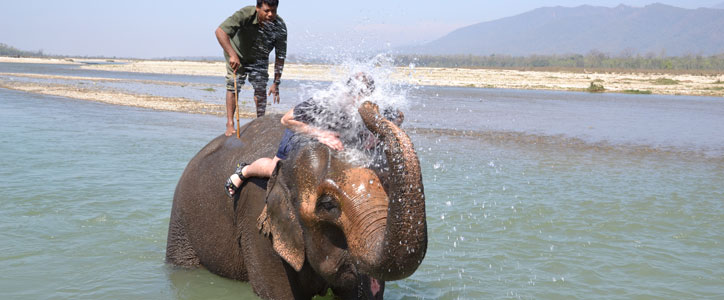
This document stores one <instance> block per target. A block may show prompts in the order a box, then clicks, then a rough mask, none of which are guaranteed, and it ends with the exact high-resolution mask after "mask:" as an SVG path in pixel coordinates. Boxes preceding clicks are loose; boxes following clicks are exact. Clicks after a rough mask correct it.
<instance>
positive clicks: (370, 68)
mask: <svg viewBox="0 0 724 300" xmlns="http://www.w3.org/2000/svg"><path fill="white" fill-rule="evenodd" d="M341 59H342V60H341V61H339V62H337V63H336V65H337V67H336V68H333V69H331V70H330V72H331V73H332V74H331V75H332V76H331V77H332V78H336V79H335V80H334V81H332V82H331V83H330V84H329V85H328V86H326V87H323V88H322V87H320V86H319V84H305V85H302V93H301V96H302V97H303V98H304V100H306V99H310V98H311V99H314V100H315V101H317V102H318V103H320V104H322V106H323V107H324V108H325V109H324V110H322V111H319V112H315V115H314V116H313V117H314V118H315V119H316V120H317V125H318V126H321V127H326V128H331V129H333V130H336V131H337V132H338V133H339V135H340V139H341V140H342V142H343V144H344V147H345V150H344V151H342V152H341V153H339V157H340V158H342V159H344V160H345V161H348V162H350V163H352V164H356V165H362V166H370V165H372V164H374V163H376V162H380V161H384V158H383V157H381V156H383V155H384V154H383V152H382V147H380V146H379V145H377V146H376V145H375V139H374V138H373V137H372V134H371V133H370V132H369V130H367V128H366V127H365V126H364V124H363V122H362V119H361V117H360V116H359V113H358V112H357V108H358V107H359V106H360V105H361V104H362V103H363V102H365V101H371V102H373V103H375V104H377V105H378V107H379V109H380V112H381V113H383V114H386V116H387V117H388V118H392V116H395V115H396V112H397V111H400V112H403V114H404V111H407V110H408V108H409V103H408V100H407V91H408V90H409V87H407V86H403V85H399V84H397V83H395V81H394V80H393V79H392V78H391V75H392V73H393V71H394V62H393V60H392V58H391V57H390V56H389V55H385V54H379V55H375V56H373V57H372V58H369V59H366V60H359V59H353V58H351V57H345V58H341ZM360 73H364V74H366V75H367V76H369V77H370V78H372V80H374V89H373V90H372V91H371V93H367V94H364V95H363V96H358V95H360V94H359V93H356V92H355V91H359V90H363V87H360V86H358V85H359V81H357V80H350V79H354V78H355V76H356V75H357V74H360ZM340 115H341V116H345V118H344V121H343V123H345V124H344V126H343V127H344V128H339V127H340V126H338V124H340V118H339V116H340Z"/></svg>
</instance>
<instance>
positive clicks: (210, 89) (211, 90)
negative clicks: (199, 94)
mask: <svg viewBox="0 0 724 300" xmlns="http://www.w3.org/2000/svg"><path fill="white" fill-rule="evenodd" d="M201 90H202V91H207V92H216V89H214V88H205V89H201Z"/></svg>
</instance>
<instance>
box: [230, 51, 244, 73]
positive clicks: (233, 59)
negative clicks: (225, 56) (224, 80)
mask: <svg viewBox="0 0 724 300" xmlns="http://www.w3.org/2000/svg"><path fill="white" fill-rule="evenodd" d="M232 53H233V52H232ZM229 66H231V69H232V70H234V73H236V70H237V69H239V66H241V60H239V56H237V55H236V53H234V54H233V55H230V56H229ZM234 80H236V78H234Z"/></svg>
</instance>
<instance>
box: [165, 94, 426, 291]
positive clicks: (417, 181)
mask: <svg viewBox="0 0 724 300" xmlns="http://www.w3.org/2000/svg"><path fill="white" fill-rule="evenodd" d="M359 112H360V116H361V117H362V119H363V121H364V122H365V125H367V127H368V128H369V129H370V131H372V132H373V133H375V134H377V135H378V137H379V138H380V139H381V140H382V141H383V142H384V144H385V146H386V147H385V155H386V157H387V161H388V162H389V163H388V168H386V169H387V170H385V171H382V170H372V169H369V168H363V167H359V166H356V165H352V164H350V163H348V162H346V161H344V160H342V159H340V158H338V157H337V156H336V154H335V153H333V151H332V150H329V149H328V148H327V147H326V146H323V145H321V144H309V145H306V146H304V147H302V148H301V149H300V150H299V151H297V152H296V153H293V154H292V155H290V157H289V158H288V159H287V160H284V161H282V162H280V163H279V164H278V165H277V168H276V169H275V170H274V174H273V175H272V177H271V178H270V179H269V180H268V182H267V180H265V179H260V178H251V179H249V180H247V181H246V182H245V183H244V184H243V187H242V189H241V190H240V191H239V192H238V193H237V195H236V197H235V198H234V200H230V199H229V198H228V197H227V196H226V194H225V193H224V189H223V182H224V180H225V178H227V176H228V175H229V174H231V173H232V172H233V171H234V168H235V164H236V162H238V161H240V160H242V161H247V162H251V161H253V160H254V159H256V158H259V157H272V156H273V155H274V154H275V151H276V148H277V145H278V143H279V140H280V138H281V135H282V133H283V127H282V126H281V124H280V122H279V118H280V116H278V115H277V116H266V117H263V118H259V119H256V120H254V121H252V122H250V123H249V124H247V125H246V126H244V127H243V128H242V129H241V130H242V134H241V140H239V139H237V138H236V137H233V136H232V137H226V136H223V135H222V136H219V137H218V138H216V139H214V140H213V141H211V142H210V143H209V144H208V145H207V146H206V147H204V148H203V149H202V150H201V151H200V152H199V153H198V154H197V155H196V156H195V157H194V158H193V159H192V160H191V162H189V164H188V166H187V167H186V170H185V171H184V173H183V175H182V176H181V179H180V180H179V183H178V186H177V187H176V192H175V194H174V202H173V208H172V210H171V220H170V224H169V232H168V241H167V248H166V259H167V261H168V262H170V263H173V264H176V265H182V266H189V267H193V266H199V265H201V266H203V267H205V268H207V269H208V270H209V271H211V272H213V273H216V274H219V275H221V276H225V277H229V278H233V279H238V280H243V281H249V282H250V283H251V285H252V287H253V289H254V291H255V292H256V293H257V294H258V295H259V296H261V297H262V298H265V299H309V298H311V297H313V296H314V295H315V294H319V293H324V292H325V291H326V289H327V288H332V290H333V291H334V293H335V295H337V296H339V297H340V298H343V299H358V298H364V299H381V298H382V295H383V292H384V281H389V280H398V279H402V278H405V277H408V276H410V275H411V274H412V273H413V272H414V271H415V270H416V269H417V267H418V266H419V265H420V263H421V262H422V259H423V258H424V256H425V251H426V250H427V223H426V221H425V201H424V191H423V186H422V176H421V174H420V167H419V161H418V159H417V155H416V153H415V151H414V149H413V145H412V143H411V142H410V139H409V137H408V136H407V134H405V133H404V132H403V131H402V130H401V129H399V128H398V127H397V126H395V125H394V124H393V123H392V122H390V121H388V120H386V119H384V118H382V117H381V116H380V115H379V112H378V109H377V106H376V105H374V104H371V103H369V102H366V103H365V104H363V105H362V106H361V107H360V109H359ZM267 186H268V188H267ZM265 199H266V203H268V204H265Z"/></svg>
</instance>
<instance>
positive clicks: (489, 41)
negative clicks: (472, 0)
mask: <svg viewBox="0 0 724 300" xmlns="http://www.w3.org/2000/svg"><path fill="white" fill-rule="evenodd" d="M716 7H722V8H724V3H721V4H719V5H717V6H716ZM594 50H595V51H600V52H603V53H607V54H612V55H619V54H623V53H628V54H642V55H645V54H648V53H654V54H656V55H659V54H665V55H669V56H680V55H688V54H694V55H699V54H700V55H713V54H720V53H724V9H715V8H699V9H684V8H678V7H673V6H668V5H664V4H651V5H648V6H646V7H630V6H625V5H619V6H617V7H613V8H608V7H596V6H589V5H583V6H578V7H560V6H558V7H543V8H538V9H535V10H532V11H530V12H527V13H523V14H520V15H516V16H512V17H508V18H503V19H499V20H495V21H490V22H483V23H478V24H474V25H470V26H467V27H463V28H460V29H457V30H455V31H453V32H451V33H449V34H448V35H446V36H443V37H442V38H440V39H437V40H435V41H432V42H430V43H427V44H424V45H422V46H416V47H408V48H404V49H401V52H402V53H414V54H433V55H435V54H473V55H490V54H507V55H515V56H523V55H533V54H542V55H549V54H574V53H575V54H586V53H590V52H591V51H594Z"/></svg>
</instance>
